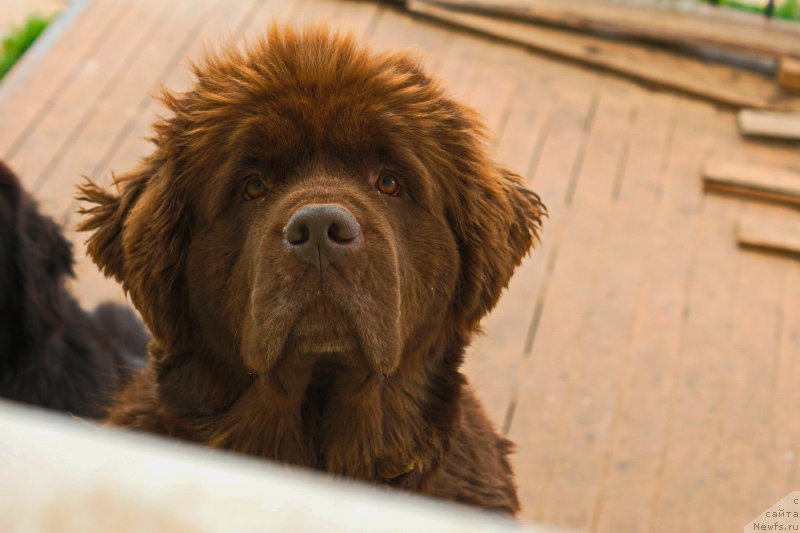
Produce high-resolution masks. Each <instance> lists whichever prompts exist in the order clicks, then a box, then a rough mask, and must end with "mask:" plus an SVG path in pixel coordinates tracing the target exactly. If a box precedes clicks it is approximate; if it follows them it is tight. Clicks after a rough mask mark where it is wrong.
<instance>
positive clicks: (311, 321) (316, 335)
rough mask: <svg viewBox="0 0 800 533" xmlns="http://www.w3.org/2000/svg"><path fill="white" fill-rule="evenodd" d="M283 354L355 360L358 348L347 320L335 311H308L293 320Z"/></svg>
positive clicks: (354, 335) (345, 360)
mask: <svg viewBox="0 0 800 533" xmlns="http://www.w3.org/2000/svg"><path fill="white" fill-rule="evenodd" d="M286 351H287V352H291V353H287V354H286V355H287V356H289V357H290V356H292V355H296V356H299V357H305V356H312V355H322V356H332V357H334V358H339V359H341V360H342V361H341V362H343V363H344V362H352V363H356V359H357V355H358V354H359V352H360V347H359V343H358V339H357V337H356V334H355V333H354V332H353V329H352V327H351V326H350V323H349V321H347V320H346V319H344V317H342V316H341V315H339V314H338V313H337V316H326V313H325V312H324V311H323V312H319V311H316V310H315V311H311V312H306V313H302V314H301V316H300V317H299V318H298V320H297V322H295V324H294V326H293V327H292V330H291V332H290V334H289V340H288V342H287V344H286Z"/></svg>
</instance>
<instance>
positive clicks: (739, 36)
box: [433, 0, 800, 58]
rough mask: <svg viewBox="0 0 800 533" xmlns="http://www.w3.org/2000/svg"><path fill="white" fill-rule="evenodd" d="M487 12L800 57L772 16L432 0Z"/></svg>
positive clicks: (557, 0)
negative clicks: (742, 18) (735, 17)
mask: <svg viewBox="0 0 800 533" xmlns="http://www.w3.org/2000/svg"><path fill="white" fill-rule="evenodd" d="M433 1H435V3H437V4H443V5H448V6H453V7H459V8H464V7H467V8H471V9H474V10H477V11H480V12H483V13H491V14H503V15H506V16H513V17H515V18H520V19H523V20H530V21H535V22H545V23H547V24H552V25H558V26H565V27H568V28H573V29H577V30H582V31H587V30H588V31H596V32H604V33H613V34H616V35H620V36H625V37H633V38H637V39H643V40H648V41H653V42H657V43H666V44H675V45H683V46H710V47H715V48H721V49H729V50H735V51H739V52H744V53H748V54H760V55H764V56H768V57H773V58H778V57H780V56H782V55H798V56H800V40H798V39H797V34H795V33H794V32H786V31H782V29H781V27H780V26H779V25H773V24H770V21H769V20H758V19H754V20H752V21H748V22H746V23H745V22H742V23H737V22H734V21H721V20H713V19H709V18H707V17H702V16H698V15H696V14H694V13H682V12H680V11H672V10H665V9H659V8H656V7H653V8H647V7H638V6H634V5H620V4H616V5H615V4H613V3H610V2H596V1H591V0H588V1H587V0H583V1H582V2H578V3H576V2H574V1H570V0H524V1H522V2H509V1H507V0H506V1H501V2H489V1H487V0H433Z"/></svg>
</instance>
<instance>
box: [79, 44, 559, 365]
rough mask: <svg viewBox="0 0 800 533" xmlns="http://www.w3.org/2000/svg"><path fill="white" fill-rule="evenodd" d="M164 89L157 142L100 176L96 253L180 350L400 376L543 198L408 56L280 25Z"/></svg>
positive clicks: (466, 325) (515, 257) (511, 252)
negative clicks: (179, 86) (499, 161)
mask: <svg viewBox="0 0 800 533" xmlns="http://www.w3.org/2000/svg"><path fill="white" fill-rule="evenodd" d="M195 70H196V74H197V76H198V81H197V84H196V85H195V87H194V89H193V90H192V91H190V92H188V93H186V94H184V95H180V96H172V95H166V96H165V101H166V103H167V104H168V106H169V107H170V109H171V110H172V112H173V115H172V116H171V117H169V118H168V119H166V120H164V121H162V122H161V123H159V124H157V126H156V133H157V135H156V139H155V142H156V145H157V150H156V152H155V153H154V154H153V155H152V156H151V157H150V158H148V159H147V160H146V161H145V162H144V163H143V164H142V165H141V167H140V168H138V169H136V170H134V171H132V172H130V173H129V174H127V175H125V176H123V177H122V178H121V179H119V180H118V186H119V187H120V191H121V192H120V195H118V196H117V195H111V194H109V193H106V192H105V191H102V190H100V189H97V188H95V187H93V186H91V185H89V186H85V187H84V188H83V193H84V199H86V200H89V201H92V202H94V203H96V204H98V205H97V206H96V207H94V208H92V209H89V210H87V211H86V213H87V214H88V217H87V218H86V219H85V221H84V223H83V229H87V230H96V231H95V233H94V235H93V236H92V237H91V238H90V241H89V252H90V254H91V255H92V256H93V258H94V259H95V261H96V262H97V263H98V264H99V265H100V266H101V267H102V268H103V269H104V270H105V271H106V273H108V274H111V275H114V276H115V277H117V278H118V279H119V280H120V281H121V282H122V283H123V285H124V287H125V288H126V290H128V291H129V292H130V295H131V298H132V300H133V302H134V303H135V304H136V306H137V307H138V308H139V310H140V311H141V312H142V315H143V316H144V318H145V320H146V321H147V322H148V325H149V327H150V328H151V331H152V332H153V333H154V336H155V337H156V339H157V340H159V341H160V342H161V343H164V344H167V345H169V346H171V348H172V349H173V350H177V351H188V350H196V349H198V347H199V346H203V348H202V349H207V350H210V351H212V352H214V353H217V354H235V357H236V360H237V363H239V364H241V365H243V366H244V367H245V368H246V369H247V370H249V371H251V372H254V373H263V372H265V371H267V370H268V369H270V368H272V367H273V366H274V365H276V364H278V363H279V362H280V361H282V360H284V359H285V358H299V359H302V360H314V359H315V358H317V356H320V355H322V356H330V355H333V356H335V357H336V358H337V359H338V360H339V362H342V363H344V364H348V365H360V366H365V365H366V367H368V368H369V369H371V370H372V371H373V372H375V373H380V374H384V375H387V374H391V373H392V372H394V371H395V370H396V369H397V368H398V366H399V365H400V364H401V362H402V358H403V356H404V354H406V353H409V352H412V351H415V350H418V349H419V350H421V349H424V344H425V343H426V342H428V339H429V338H431V337H436V336H438V337H441V336H442V333H443V332H448V331H456V330H458V331H466V332H470V331H472V330H473V329H474V328H475V327H476V326H477V323H478V321H479V320H480V318H481V317H482V316H483V315H484V314H486V313H487V312H488V310H489V309H491V307H492V306H493V305H494V304H495V302H496V301H497V298H498V297H499V294H500V291H501V290H502V288H503V287H504V286H505V285H506V284H507V282H508V279H509V278H510V276H511V273H512V271H513V269H514V267H515V266H516V265H517V264H518V263H519V261H520V260H521V258H522V256H523V255H524V254H525V253H526V252H527V250H528V249H529V248H530V246H531V244H532V241H533V240H534V239H535V235H536V229H537V227H538V225H539V223H540V217H541V216H542V211H543V208H542V206H541V204H540V203H539V201H538V198H537V197H536V196H535V195H534V194H533V193H531V192H529V191H527V190H525V189H524V188H523V187H522V185H521V183H520V180H519V178H518V177H517V176H515V175H513V174H511V173H510V172H507V171H504V170H500V169H498V168H497V167H496V166H495V165H494V164H493V163H492V162H491V160H490V159H489V157H488V156H487V154H486V146H485V142H484V138H483V136H482V128H481V126H480V124H479V121H478V120H477V119H476V117H475V116H474V115H473V113H472V112H470V111H469V110H467V109H466V108H464V107H462V106H460V105H458V104H457V103H455V102H453V101H452V100H450V99H448V98H447V97H446V96H445V95H444V93H443V91H442V90H441V89H440V88H439V87H438V86H437V85H436V84H435V83H434V82H433V81H431V80H430V79H429V78H428V77H427V76H426V75H425V74H423V73H422V72H421V71H420V69H419V68H418V67H417V66H416V65H415V63H414V62H413V61H411V60H409V59H408V58H407V57H405V56H402V55H384V56H373V55H370V54H369V53H368V52H366V51H364V50H361V49H359V48H358V47H356V46H355V45H354V44H353V43H352V42H351V41H350V40H348V39H345V38H339V37H329V36H327V35H326V34H325V32H322V31H310V32H306V33H304V34H301V35H298V34H295V33H293V32H291V31H285V32H280V31H277V30H273V31H272V32H271V33H270V35H269V37H268V39H267V40H265V41H264V42H263V43H262V44H260V45H259V46H257V47H255V48H253V49H251V50H250V51H249V52H248V53H246V54H239V53H237V52H230V53H228V54H227V55H225V56H224V57H220V58H213V59H209V60H207V61H206V62H205V63H203V64H201V65H200V66H198V67H196V69H195Z"/></svg>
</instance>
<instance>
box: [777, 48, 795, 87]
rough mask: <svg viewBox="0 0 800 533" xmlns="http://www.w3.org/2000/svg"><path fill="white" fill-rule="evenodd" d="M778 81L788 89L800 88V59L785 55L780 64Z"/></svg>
mask: <svg viewBox="0 0 800 533" xmlns="http://www.w3.org/2000/svg"><path fill="white" fill-rule="evenodd" d="M778 83H780V84H781V85H782V86H783V87H786V88H787V89H794V90H800V59H798V58H796V57H791V56H783V57H782V58H781V60H780V63H779V65H778Z"/></svg>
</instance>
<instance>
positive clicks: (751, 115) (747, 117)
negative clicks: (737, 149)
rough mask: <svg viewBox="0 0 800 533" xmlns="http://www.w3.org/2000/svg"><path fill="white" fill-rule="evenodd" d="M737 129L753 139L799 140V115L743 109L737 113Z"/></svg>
mask: <svg viewBox="0 0 800 533" xmlns="http://www.w3.org/2000/svg"><path fill="white" fill-rule="evenodd" d="M739 129H740V131H741V132H742V134H744V135H752V136H754V137H772V138H776V139H786V140H800V113H782V112H775V111H759V110H753V109H745V110H742V111H740V112H739Z"/></svg>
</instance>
